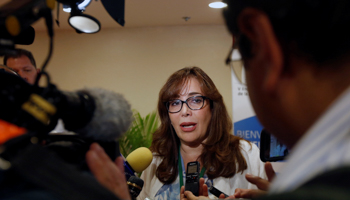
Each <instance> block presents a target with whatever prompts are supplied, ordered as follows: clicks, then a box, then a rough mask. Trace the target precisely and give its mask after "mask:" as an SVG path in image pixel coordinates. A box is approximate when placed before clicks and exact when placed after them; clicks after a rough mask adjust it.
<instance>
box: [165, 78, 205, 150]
mask: <svg viewBox="0 0 350 200" xmlns="http://www.w3.org/2000/svg"><path fill="white" fill-rule="evenodd" d="M193 96H204V94H203V93H202V90H201V88H200V85H199V82H198V80H197V79H196V78H190V79H189V80H188V82H187V84H185V85H184V86H183V88H182V90H181V92H180V94H179V96H178V98H177V99H180V100H182V101H186V100H187V99H188V98H189V97H193ZM169 117H170V120H171V124H172V126H173V127H174V129H175V131H176V134H177V136H178V137H179V138H180V141H181V143H183V144H187V145H190V146H195V145H199V144H200V143H202V142H203V140H205V133H206V132H207V128H208V125H209V122H210V119H211V111H210V103H209V100H205V102H204V106H203V107H202V109H200V110H191V109H190V108H189V107H188V106H187V105H186V103H183V105H182V108H181V110H180V112H178V113H169Z"/></svg>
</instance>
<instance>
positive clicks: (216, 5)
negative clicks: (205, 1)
mask: <svg viewBox="0 0 350 200" xmlns="http://www.w3.org/2000/svg"><path fill="white" fill-rule="evenodd" d="M226 6H227V4H226V3H223V2H219V1H217V2H213V3H210V4H209V7H211V8H225V7H226Z"/></svg>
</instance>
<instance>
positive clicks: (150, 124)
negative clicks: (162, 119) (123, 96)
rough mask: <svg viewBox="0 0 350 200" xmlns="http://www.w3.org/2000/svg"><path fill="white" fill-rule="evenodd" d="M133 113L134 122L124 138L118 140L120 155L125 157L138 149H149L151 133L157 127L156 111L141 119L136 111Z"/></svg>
mask: <svg viewBox="0 0 350 200" xmlns="http://www.w3.org/2000/svg"><path fill="white" fill-rule="evenodd" d="M133 113H134V114H133V116H134V121H133V122H132V125H131V126H130V128H129V129H128V131H127V132H126V133H125V134H124V136H123V137H121V138H120V139H119V147H120V153H121V154H122V155H123V156H125V157H126V156H127V155H129V154H130V153H131V152H132V151H134V150H135V149H137V148H139V147H147V148H149V147H150V146H151V143H152V136H153V133H154V132H155V131H156V130H157V128H158V126H159V120H158V117H157V112H156V111H153V112H151V113H149V114H148V115H146V117H141V115H140V113H139V112H138V111H136V110H133Z"/></svg>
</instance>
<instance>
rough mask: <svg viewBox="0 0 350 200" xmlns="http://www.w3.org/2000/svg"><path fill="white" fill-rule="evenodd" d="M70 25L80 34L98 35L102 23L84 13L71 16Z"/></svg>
mask: <svg viewBox="0 0 350 200" xmlns="http://www.w3.org/2000/svg"><path fill="white" fill-rule="evenodd" d="M68 23H69V24H70V25H71V26H72V27H73V28H74V29H75V30H76V31H77V32H78V33H97V32H98V31H100V29H101V25H100V22H99V21H98V20H97V19H95V18H94V17H92V16H90V15H85V14H82V13H80V14H74V15H71V16H70V17H69V19H68Z"/></svg>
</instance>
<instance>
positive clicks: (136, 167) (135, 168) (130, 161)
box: [124, 147, 153, 180]
mask: <svg viewBox="0 0 350 200" xmlns="http://www.w3.org/2000/svg"><path fill="white" fill-rule="evenodd" d="M152 159H153V155H152V152H151V151H150V150H149V149H148V148H146V147H139V148H137V149H135V150H134V151H133V152H131V153H130V154H129V155H128V156H127V157H126V160H125V161H124V171H125V177H126V180H129V178H130V177H132V176H135V172H137V173H141V172H142V171H143V170H145V169H146V168H147V167H148V166H149V165H150V164H151V162H152Z"/></svg>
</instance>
